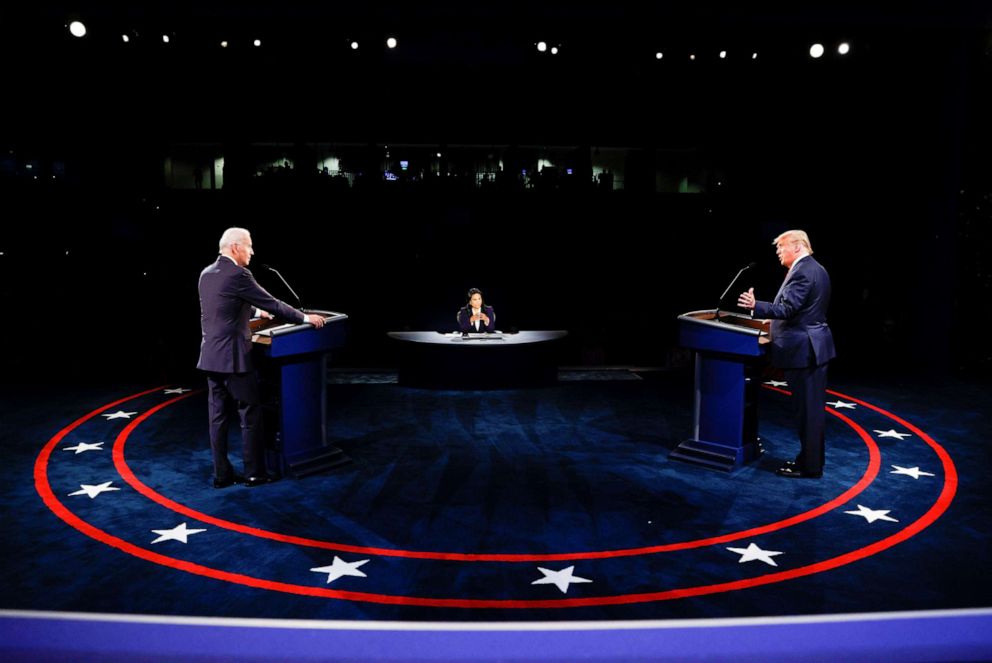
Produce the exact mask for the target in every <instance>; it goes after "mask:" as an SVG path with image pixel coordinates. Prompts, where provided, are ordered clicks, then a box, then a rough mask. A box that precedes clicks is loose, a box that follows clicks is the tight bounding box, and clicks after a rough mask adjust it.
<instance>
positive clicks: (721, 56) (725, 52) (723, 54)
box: [720, 51, 727, 60]
mask: <svg viewBox="0 0 992 663" xmlns="http://www.w3.org/2000/svg"><path fill="white" fill-rule="evenodd" d="M720 59H721V60H726V59H727V51H720Z"/></svg>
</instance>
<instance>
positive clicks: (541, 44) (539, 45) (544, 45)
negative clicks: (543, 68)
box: [537, 41, 548, 53]
mask: <svg viewBox="0 0 992 663" xmlns="http://www.w3.org/2000/svg"><path fill="white" fill-rule="evenodd" d="M537 50H538V51H539V52H541V53H543V52H544V51H546V50H548V44H547V43H546V42H543V41H539V42H537Z"/></svg>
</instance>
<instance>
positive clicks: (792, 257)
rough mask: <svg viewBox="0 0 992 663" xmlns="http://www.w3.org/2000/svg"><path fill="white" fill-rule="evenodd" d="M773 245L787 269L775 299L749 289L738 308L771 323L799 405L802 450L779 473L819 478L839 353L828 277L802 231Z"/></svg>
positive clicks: (775, 357)
mask: <svg viewBox="0 0 992 663" xmlns="http://www.w3.org/2000/svg"><path fill="white" fill-rule="evenodd" d="M774 244H775V254H776V255H777V256H778V259H779V261H780V262H781V263H782V265H783V266H784V267H786V268H787V269H788V270H789V272H788V273H787V274H786V276H785V281H784V282H783V283H782V287H781V288H779V291H778V294H777V295H775V301H773V302H763V301H757V300H755V298H754V288H751V289H749V290H748V291H747V292H745V293H742V294H741V296H740V297H739V298H738V299H737V304H738V306H741V307H743V308H746V309H751V315H753V316H754V317H756V318H770V319H771V321H772V323H771V353H770V354H771V362H772V365H773V366H775V367H777V368H781V369H782V370H783V372H784V373H785V379H786V380H787V381H788V383H789V388H790V389H791V390H792V398H793V401H794V402H795V406H796V413H797V417H798V420H799V441H800V443H801V451H800V452H799V455H798V456H797V457H796V460H795V461H788V462H786V463H785V464H784V465H783V466H782V467H781V468H779V470H778V474H780V475H782V476H786V477H810V478H819V477H821V476H822V475H823V455H824V448H823V435H824V428H825V424H826V416H825V413H824V401H825V400H826V391H827V363H828V362H829V361H830V360H831V359H833V358H834V357H835V356H836V355H837V353H836V351H835V349H834V338H833V335H832V334H831V333H830V327H828V326H827V307H828V306H829V305H830V276H828V275H827V270H825V269H824V268H823V266H822V265H820V263H818V262H817V261H816V260H814V259H813V247H812V246H811V245H810V242H809V236H808V235H807V234H806V233H805V232H804V231H802V230H787V231H786V232H784V233H782V234H781V235H779V236H778V237H776V238H775V241H774Z"/></svg>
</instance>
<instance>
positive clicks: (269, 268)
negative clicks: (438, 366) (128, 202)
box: [262, 263, 754, 313]
mask: <svg viewBox="0 0 992 663" xmlns="http://www.w3.org/2000/svg"><path fill="white" fill-rule="evenodd" d="M752 264H754V263H752ZM262 268H263V269H267V270H269V271H270V272H272V273H273V274H275V275H276V276H278V277H279V280H280V281H282V284H283V285H284V286H286V289H287V290H289V293H290V294H291V295H293V297H295V298H296V305H297V306H299V307H300V310H303V300H302V299H300V296H299V295H298V294H296V291H295V290H293V288H292V287H290V285H289V284H288V283H286V279H284V278H283V277H282V274H280V273H279V272H278V271H277V270H275V269H274V268H272V267H269V266H268V265H264V264H263V265H262ZM305 312H306V311H304V313H305Z"/></svg>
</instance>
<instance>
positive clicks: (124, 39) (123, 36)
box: [121, 35, 131, 44]
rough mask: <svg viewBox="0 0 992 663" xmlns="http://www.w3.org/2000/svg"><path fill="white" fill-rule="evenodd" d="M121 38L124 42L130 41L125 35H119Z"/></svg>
mask: <svg viewBox="0 0 992 663" xmlns="http://www.w3.org/2000/svg"><path fill="white" fill-rule="evenodd" d="M121 40H122V41H123V42H124V43H125V44H126V43H128V42H129V41H131V38H130V37H128V36H127V35H121Z"/></svg>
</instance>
